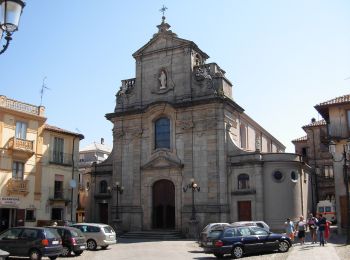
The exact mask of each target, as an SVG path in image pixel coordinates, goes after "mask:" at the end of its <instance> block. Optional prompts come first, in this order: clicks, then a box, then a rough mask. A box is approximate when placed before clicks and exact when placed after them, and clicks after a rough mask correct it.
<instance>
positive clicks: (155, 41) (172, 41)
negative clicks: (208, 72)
mask: <svg viewBox="0 0 350 260" xmlns="http://www.w3.org/2000/svg"><path fill="white" fill-rule="evenodd" d="M163 18H164V19H163V21H162V23H161V24H160V25H158V26H157V27H158V29H159V31H158V33H155V34H154V35H153V38H152V39H151V40H150V41H149V42H148V43H146V44H145V45H144V46H142V47H141V48H140V49H138V50H137V51H136V52H135V53H134V54H133V55H132V56H133V57H134V58H135V59H136V58H137V57H139V56H145V55H148V54H152V53H155V52H159V51H167V50H171V49H175V48H186V47H190V48H191V49H195V50H196V51H197V52H199V53H201V55H202V57H203V58H204V59H207V58H209V56H208V55H207V54H206V53H204V52H203V51H201V50H200V49H199V48H198V46H197V45H196V44H195V43H194V42H192V41H189V40H185V39H181V38H179V37H177V35H176V33H173V32H172V31H171V30H169V28H170V25H169V24H168V23H166V22H165V17H163Z"/></svg>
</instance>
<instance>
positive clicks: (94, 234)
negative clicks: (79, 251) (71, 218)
mask: <svg viewBox="0 0 350 260" xmlns="http://www.w3.org/2000/svg"><path fill="white" fill-rule="evenodd" d="M72 227H75V228H78V229H80V230H81V232H83V234H84V236H85V238H86V244H87V248H88V249H89V250H96V248H97V247H98V246H100V247H101V249H106V248H107V247H108V246H109V245H113V244H115V243H117V240H116V234H115V232H114V230H113V228H112V227H111V226H108V225H106V224H97V223H77V224H74V225H72Z"/></svg>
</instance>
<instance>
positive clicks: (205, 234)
mask: <svg viewBox="0 0 350 260" xmlns="http://www.w3.org/2000/svg"><path fill="white" fill-rule="evenodd" d="M228 225H230V224H229V223H209V224H208V225H206V226H205V228H203V230H202V232H201V233H200V235H199V241H198V242H199V246H203V243H205V242H206V241H207V237H208V234H209V232H210V231H212V230H213V229H218V228H221V229H222V228H223V227H224V226H228Z"/></svg>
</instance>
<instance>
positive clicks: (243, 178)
mask: <svg viewBox="0 0 350 260" xmlns="http://www.w3.org/2000/svg"><path fill="white" fill-rule="evenodd" d="M237 179H238V189H239V190H244V189H249V188H250V185H249V175H248V174H246V173H242V174H240V175H238V178H237Z"/></svg>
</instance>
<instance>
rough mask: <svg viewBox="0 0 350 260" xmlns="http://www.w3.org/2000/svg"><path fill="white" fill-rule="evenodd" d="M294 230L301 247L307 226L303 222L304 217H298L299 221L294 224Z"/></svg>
mask: <svg viewBox="0 0 350 260" xmlns="http://www.w3.org/2000/svg"><path fill="white" fill-rule="evenodd" d="M295 229H296V230H297V231H298V239H299V241H300V244H301V245H304V243H305V232H306V230H307V224H306V221H305V220H304V216H300V217H299V221H298V222H297V224H296V227H295Z"/></svg>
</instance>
